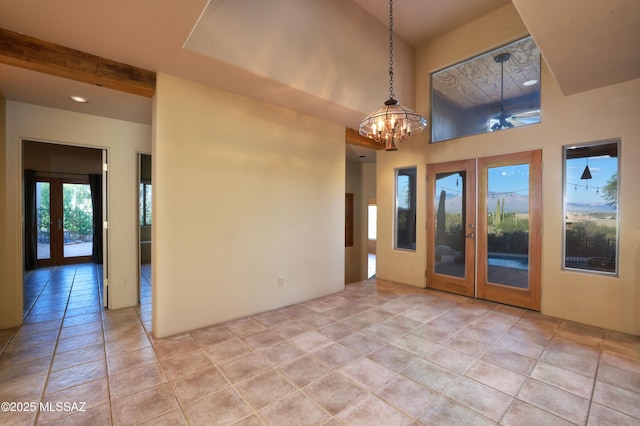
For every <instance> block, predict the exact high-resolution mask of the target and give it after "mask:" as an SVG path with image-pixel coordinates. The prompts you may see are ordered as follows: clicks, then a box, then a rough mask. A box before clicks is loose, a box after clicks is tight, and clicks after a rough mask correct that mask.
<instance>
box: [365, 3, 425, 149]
mask: <svg viewBox="0 0 640 426" xmlns="http://www.w3.org/2000/svg"><path fill="white" fill-rule="evenodd" d="M425 127H427V120H425V119H424V117H422V116H421V115H420V114H417V113H415V112H413V111H412V110H410V109H409V108H407V107H404V106H402V105H399V104H398V101H397V100H395V98H394V94H393V0H390V1H389V99H388V100H387V101H385V103H384V106H383V107H381V108H379V109H377V110H376V111H374V112H372V113H371V114H369V115H367V116H366V117H365V118H364V119H363V120H362V121H361V122H360V126H359V132H360V134H361V135H362V136H366V137H368V138H371V139H373V140H375V141H376V142H380V143H383V144H384V149H385V151H396V150H397V149H398V146H397V145H396V143H397V142H401V141H404V140H405V139H407V138H408V137H409V136H411V135H412V134H414V133H420V132H421V131H423V130H424V129H425Z"/></svg>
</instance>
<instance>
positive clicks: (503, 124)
mask: <svg viewBox="0 0 640 426" xmlns="http://www.w3.org/2000/svg"><path fill="white" fill-rule="evenodd" d="M510 58H511V54H510V53H507V52H505V53H501V54H499V55H497V56H496V57H495V58H493V60H494V61H496V62H497V63H499V64H500V112H499V113H497V114H495V115H494V116H493V118H494V119H495V120H497V121H496V122H495V123H494V124H493V125H492V126H491V130H492V131H494V130H501V129H508V128H510V127H513V123H511V122H510V121H507V119H509V118H511V116H512V115H513V114H511V113H510V112H507V111H505V110H504V63H505V62H507V61H508V60H509V59H510Z"/></svg>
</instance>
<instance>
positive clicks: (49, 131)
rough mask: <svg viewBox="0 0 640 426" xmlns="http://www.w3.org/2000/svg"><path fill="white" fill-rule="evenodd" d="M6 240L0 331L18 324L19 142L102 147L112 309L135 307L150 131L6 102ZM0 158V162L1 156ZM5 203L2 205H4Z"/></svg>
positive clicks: (0, 253)
mask: <svg viewBox="0 0 640 426" xmlns="http://www.w3.org/2000/svg"><path fill="white" fill-rule="evenodd" d="M6 120H7V125H6V143H5V144H4V145H3V148H4V150H3V155H6V157H5V158H4V161H3V171H5V174H6V185H4V186H3V187H4V188H6V191H7V193H6V197H5V199H4V200H3V205H4V206H6V209H7V210H6V217H5V218H4V219H5V220H3V222H2V223H3V224H5V225H4V226H7V230H6V232H7V235H6V238H2V240H0V241H1V243H0V244H1V245H0V258H2V259H3V260H2V261H3V262H6V265H7V267H6V268H2V269H1V270H0V300H2V303H3V305H4V304H5V303H6V304H7V309H6V310H5V309H4V306H3V309H2V314H0V320H1V321H2V322H0V328H5V327H11V326H16V325H19V324H20V323H21V322H22V272H23V266H22V207H21V206H22V176H21V175H22V173H21V170H22V168H21V165H22V149H21V147H22V140H33V141H47V142H54V143H60V144H68V145H76V146H85V147H92V148H101V149H106V150H107V151H108V157H109V159H108V160H109V167H110V170H109V185H110V192H109V198H108V203H109V252H108V254H109V259H110V277H111V278H110V279H111V294H110V296H111V298H110V307H111V308H121V307H125V306H133V305H135V304H136V303H137V300H138V298H137V282H138V278H137V275H138V255H137V244H138V242H137V229H136V228H137V225H138V217H137V191H138V188H137V180H138V179H137V176H136V173H137V166H136V164H137V161H138V157H137V152H149V151H150V145H151V127H150V126H147V125H142V124H136V123H130V122H126V121H121V120H113V119H108V118H102V117H96V116H92V115H87V114H78V113H74V112H69V111H62V110H57V109H52V108H45V107H40V106H36V105H30V104H25V103H20V102H13V101H8V102H7V103H6ZM0 158H1V157H0ZM5 200H6V203H5V202H4V201H5ZM5 300H7V302H5Z"/></svg>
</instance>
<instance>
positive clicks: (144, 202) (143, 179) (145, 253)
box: [138, 154, 153, 308]
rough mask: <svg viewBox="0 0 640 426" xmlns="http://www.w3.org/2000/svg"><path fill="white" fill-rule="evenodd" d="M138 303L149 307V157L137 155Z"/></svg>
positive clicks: (150, 221)
mask: <svg viewBox="0 0 640 426" xmlns="http://www.w3.org/2000/svg"><path fill="white" fill-rule="evenodd" d="M138 192H139V197H138V224H139V228H138V229H139V233H138V244H139V246H138V247H139V248H138V264H139V274H138V301H139V303H140V304H141V305H143V307H145V306H146V307H148V308H150V307H151V227H152V214H151V213H152V204H153V203H152V183H151V155H148V154H138Z"/></svg>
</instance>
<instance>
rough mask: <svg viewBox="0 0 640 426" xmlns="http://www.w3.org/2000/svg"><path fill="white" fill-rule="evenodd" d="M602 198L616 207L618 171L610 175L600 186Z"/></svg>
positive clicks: (609, 204)
mask: <svg viewBox="0 0 640 426" xmlns="http://www.w3.org/2000/svg"><path fill="white" fill-rule="evenodd" d="M602 198H604V201H605V203H606V204H607V205H608V206H611V207H614V208H615V207H617V204H618V173H614V174H613V175H611V177H610V178H609V180H608V181H607V183H606V184H605V185H604V187H603V188H602Z"/></svg>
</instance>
